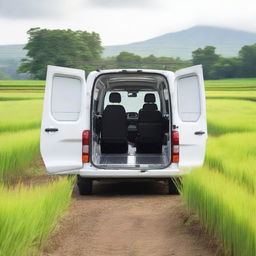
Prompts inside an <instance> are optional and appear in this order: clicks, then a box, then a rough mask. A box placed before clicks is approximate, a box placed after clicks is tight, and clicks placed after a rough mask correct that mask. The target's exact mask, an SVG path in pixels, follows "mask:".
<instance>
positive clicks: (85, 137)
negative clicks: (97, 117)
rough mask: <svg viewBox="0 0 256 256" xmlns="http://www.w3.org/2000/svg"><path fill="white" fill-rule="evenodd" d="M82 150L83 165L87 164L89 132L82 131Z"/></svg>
mask: <svg viewBox="0 0 256 256" xmlns="http://www.w3.org/2000/svg"><path fill="white" fill-rule="evenodd" d="M82 140H83V149H82V159H83V163H89V145H90V131H89V130H86V131H83V139H82Z"/></svg>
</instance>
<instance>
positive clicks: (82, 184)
mask: <svg viewBox="0 0 256 256" xmlns="http://www.w3.org/2000/svg"><path fill="white" fill-rule="evenodd" d="M92 183H93V181H92V179H87V178H83V177H81V176H78V177H77V186H78V190H79V194H80V195H81V196H83V195H91V194H92Z"/></svg>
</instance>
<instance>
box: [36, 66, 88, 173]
mask: <svg viewBox="0 0 256 256" xmlns="http://www.w3.org/2000/svg"><path fill="white" fill-rule="evenodd" d="M86 100H88V99H86V81H85V72H84V71H83V70H78V69H71V68H62V67H55V66H48V69H47V78H46V88H45V96H44V109H43V119H42V126H41V138H40V149H41V154H42V157H43V160H44V163H45V166H46V169H47V172H48V173H50V174H54V173H65V171H71V170H75V169H79V168H81V167H82V132H83V130H84V129H85V128H86V126H87V124H86V121H87V119H88V118H87V115H88V114H89V112H88V110H87V109H86ZM87 112H88V113H87ZM87 122H88V121H87Z"/></svg>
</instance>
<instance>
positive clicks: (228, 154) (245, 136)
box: [206, 126, 256, 199]
mask: <svg viewBox="0 0 256 256" xmlns="http://www.w3.org/2000/svg"><path fill="white" fill-rule="evenodd" d="M255 130H256V126H255ZM255 141H256V132H249V133H245V132H243V133H231V134H226V135H223V136H220V137H219V138H215V137H210V139H209V141H208V151H207V155H206V164H207V166H208V167H209V168H211V169H214V170H217V171H219V172H220V173H222V174H224V175H225V176H227V177H228V178H229V179H230V180H233V181H234V182H237V183H239V184H240V185H241V186H244V187H245V188H246V189H248V191H249V192H251V193H253V194H255V195H256V175H255V171H256V145H255ZM255 199H256V198H255Z"/></svg>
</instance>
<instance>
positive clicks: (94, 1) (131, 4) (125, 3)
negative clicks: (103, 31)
mask: <svg viewBox="0 0 256 256" xmlns="http://www.w3.org/2000/svg"><path fill="white" fill-rule="evenodd" d="M86 3H88V4H89V5H91V6H95V7H102V8H120V7H126V8H136V7H141V6H143V7H152V4H153V3H154V0H87V1H86Z"/></svg>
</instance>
